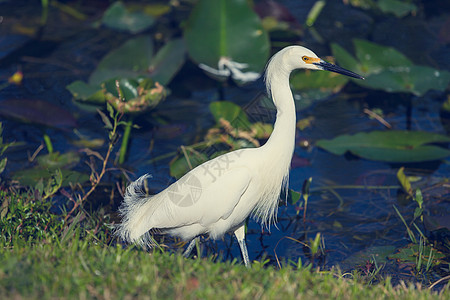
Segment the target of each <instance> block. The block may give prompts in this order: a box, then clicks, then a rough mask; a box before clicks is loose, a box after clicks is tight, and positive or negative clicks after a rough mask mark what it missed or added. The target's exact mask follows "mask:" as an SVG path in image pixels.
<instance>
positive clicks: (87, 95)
mask: <svg viewBox="0 0 450 300" xmlns="http://www.w3.org/2000/svg"><path fill="white" fill-rule="evenodd" d="M66 88H67V89H68V90H69V92H70V93H71V94H72V96H73V97H74V98H75V99H77V100H78V101H81V102H86V103H90V104H103V103H105V95H103V91H102V89H101V87H100V86H99V85H98V86H97V85H90V84H87V83H86V82H84V81H81V80H77V81H74V82H72V83H71V84H69V85H67V86H66Z"/></svg>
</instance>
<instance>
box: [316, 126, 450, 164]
mask: <svg viewBox="0 0 450 300" xmlns="http://www.w3.org/2000/svg"><path fill="white" fill-rule="evenodd" d="M448 142H450V137H447V136H445V135H440V134H436V133H430V132H422V131H395V130H393V131H372V132H369V133H365V132H361V133H357V134H355V135H341V136H338V137H336V138H334V139H332V140H319V141H318V142H317V146H319V147H321V148H323V149H325V150H327V151H329V152H331V153H334V154H336V155H343V154H344V153H346V152H347V151H349V152H351V153H353V154H354V155H357V156H360V157H363V158H366V159H370V160H378V161H385V162H421V161H431V160H439V159H444V158H446V157H448V156H450V150H448V149H445V148H442V147H439V146H436V145H430V144H432V143H448Z"/></svg>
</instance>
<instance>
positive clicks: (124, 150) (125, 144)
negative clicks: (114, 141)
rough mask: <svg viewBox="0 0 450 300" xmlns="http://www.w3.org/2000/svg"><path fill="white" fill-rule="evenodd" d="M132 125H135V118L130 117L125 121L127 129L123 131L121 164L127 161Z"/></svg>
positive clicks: (120, 153)
mask: <svg viewBox="0 0 450 300" xmlns="http://www.w3.org/2000/svg"><path fill="white" fill-rule="evenodd" d="M132 127H133V119H132V118H130V120H128V121H127V122H125V130H124V132H123V138H122V144H121V145H120V152H119V164H123V163H124V162H125V156H126V155H127V150H128V143H129V140H130V133H131V128H132Z"/></svg>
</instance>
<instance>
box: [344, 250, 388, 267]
mask: <svg viewBox="0 0 450 300" xmlns="http://www.w3.org/2000/svg"><path fill="white" fill-rule="evenodd" d="M394 251H395V247H394V246H373V247H369V248H367V249H364V250H361V251H359V252H356V253H355V254H353V255H351V256H350V257H348V258H346V259H345V260H344V261H342V262H341V264H340V266H341V267H343V268H354V267H356V266H360V265H364V264H365V263H366V262H367V261H370V260H372V259H373V258H375V260H376V262H377V263H378V264H383V263H386V262H387V258H388V256H389V255H392V253H393V252H394Z"/></svg>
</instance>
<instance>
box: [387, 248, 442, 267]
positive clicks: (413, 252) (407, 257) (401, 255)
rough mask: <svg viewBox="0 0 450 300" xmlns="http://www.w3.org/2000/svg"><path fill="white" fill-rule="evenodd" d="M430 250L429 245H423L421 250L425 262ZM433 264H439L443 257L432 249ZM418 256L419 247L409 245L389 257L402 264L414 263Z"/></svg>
mask: <svg viewBox="0 0 450 300" xmlns="http://www.w3.org/2000/svg"><path fill="white" fill-rule="evenodd" d="M431 249H432V248H431V247H430V246H429V245H424V246H423V250H422V258H423V259H424V260H425V261H427V260H428V259H429V258H430V256H429V255H430V250H431ZM432 253H433V254H432V255H433V257H432V260H433V264H439V263H440V261H441V260H442V259H444V258H445V255H444V254H443V253H441V252H438V251H437V250H435V249H433V252H432ZM418 255H419V245H418V244H409V245H407V246H406V247H403V248H400V249H399V250H398V252H397V253H395V254H391V255H389V258H390V259H398V260H400V261H403V262H412V263H416V262H417V258H418Z"/></svg>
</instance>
